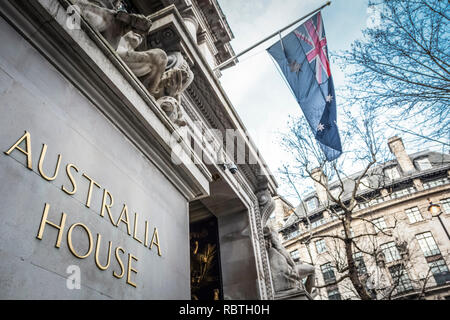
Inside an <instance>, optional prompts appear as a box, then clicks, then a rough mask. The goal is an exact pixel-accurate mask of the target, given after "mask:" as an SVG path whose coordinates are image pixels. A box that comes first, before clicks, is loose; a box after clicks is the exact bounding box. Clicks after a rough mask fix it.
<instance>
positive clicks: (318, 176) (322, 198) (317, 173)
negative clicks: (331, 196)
mask: <svg viewBox="0 0 450 320" xmlns="http://www.w3.org/2000/svg"><path fill="white" fill-rule="evenodd" d="M311 175H312V177H313V179H314V186H315V188H316V193H317V196H318V197H319V202H320V203H323V204H326V203H327V201H328V194H327V189H326V188H325V187H324V185H325V186H328V178H327V176H326V175H325V174H324V173H323V171H322V169H321V168H316V169H314V170H313V171H312V172H311ZM315 180H318V181H320V182H321V183H322V184H323V185H322V184H321V183H319V182H317V181H315Z"/></svg>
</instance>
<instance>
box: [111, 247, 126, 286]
mask: <svg viewBox="0 0 450 320" xmlns="http://www.w3.org/2000/svg"><path fill="white" fill-rule="evenodd" d="M119 251H122V254H123V253H125V251H124V250H123V249H122V248H121V247H117V248H116V260H117V263H119V266H120V270H121V271H120V274H117V273H116V272H115V271H113V276H114V277H116V278H117V279H122V278H123V276H124V275H125V268H124V267H123V262H122V259H120V256H119Z"/></svg>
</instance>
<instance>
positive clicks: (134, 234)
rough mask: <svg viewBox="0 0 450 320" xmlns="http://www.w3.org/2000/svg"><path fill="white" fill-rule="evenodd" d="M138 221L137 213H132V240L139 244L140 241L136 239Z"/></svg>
mask: <svg viewBox="0 0 450 320" xmlns="http://www.w3.org/2000/svg"><path fill="white" fill-rule="evenodd" d="M138 219H139V215H138V214H137V213H134V232H133V239H134V240H136V241H137V242H139V243H142V240H141V239H139V238H138V237H137V228H138Z"/></svg>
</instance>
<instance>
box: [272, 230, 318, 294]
mask: <svg viewBox="0 0 450 320" xmlns="http://www.w3.org/2000/svg"><path fill="white" fill-rule="evenodd" d="M264 236H265V237H266V239H267V244H268V249H267V251H268V254H269V260H270V267H271V270H272V278H273V282H274V288H275V292H281V291H287V290H291V289H297V288H302V280H303V279H304V278H305V277H306V278H307V279H306V283H305V289H306V291H307V292H308V293H311V292H312V289H313V287H314V282H315V281H314V277H315V268H314V266H312V265H309V264H306V263H295V262H294V260H293V259H292V257H291V256H290V255H289V253H288V252H287V250H286V249H285V248H284V247H283V245H282V244H281V241H280V240H279V237H278V234H277V233H276V232H275V231H273V230H272V229H271V228H270V227H265V228H264Z"/></svg>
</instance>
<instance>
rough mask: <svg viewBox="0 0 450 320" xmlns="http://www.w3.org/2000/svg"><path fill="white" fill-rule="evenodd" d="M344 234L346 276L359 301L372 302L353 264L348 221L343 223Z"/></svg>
mask: <svg viewBox="0 0 450 320" xmlns="http://www.w3.org/2000/svg"><path fill="white" fill-rule="evenodd" d="M344 230H345V231H344V232H345V254H346V256H347V265H348V275H349V278H350V281H351V282H352V284H353V286H354V287H355V290H356V292H357V293H358V295H359V297H360V298H361V300H373V299H372V297H371V296H370V295H369V294H368V293H367V291H366V288H365V286H364V285H363V284H362V283H361V280H360V279H359V275H358V268H357V267H356V264H355V259H354V258H353V246H352V240H351V239H350V237H351V235H350V221H346V223H344Z"/></svg>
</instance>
